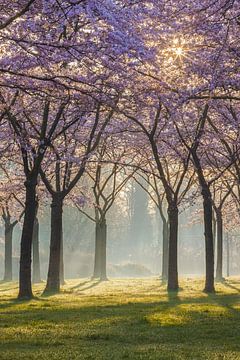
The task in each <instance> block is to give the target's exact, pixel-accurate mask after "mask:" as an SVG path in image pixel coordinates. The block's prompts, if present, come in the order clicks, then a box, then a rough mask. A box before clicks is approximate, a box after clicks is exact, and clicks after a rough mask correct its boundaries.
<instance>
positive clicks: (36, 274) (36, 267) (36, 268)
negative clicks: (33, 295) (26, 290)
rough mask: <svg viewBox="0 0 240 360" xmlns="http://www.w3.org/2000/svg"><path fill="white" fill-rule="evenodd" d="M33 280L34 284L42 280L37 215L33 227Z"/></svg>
mask: <svg viewBox="0 0 240 360" xmlns="http://www.w3.org/2000/svg"><path fill="white" fill-rule="evenodd" d="M32 282H33V283H34V284H36V283H39V282H41V273H40V255H39V222H38V218H37V217H35V221H34V228H33V276H32Z"/></svg>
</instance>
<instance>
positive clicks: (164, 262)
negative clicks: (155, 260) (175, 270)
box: [162, 220, 169, 281]
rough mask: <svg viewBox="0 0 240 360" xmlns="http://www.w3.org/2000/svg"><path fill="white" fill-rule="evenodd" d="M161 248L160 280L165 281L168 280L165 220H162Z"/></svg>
mask: <svg viewBox="0 0 240 360" xmlns="http://www.w3.org/2000/svg"><path fill="white" fill-rule="evenodd" d="M162 237H163V247H162V280H163V281H167V279H168V257H169V246H168V241H169V226H168V222H167V221H166V220H163V229H162Z"/></svg>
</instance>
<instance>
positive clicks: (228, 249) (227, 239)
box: [226, 233, 230, 277]
mask: <svg viewBox="0 0 240 360" xmlns="http://www.w3.org/2000/svg"><path fill="white" fill-rule="evenodd" d="M229 245H230V244H229V235H228V233H227V234H226V246H227V277H229V276H230V246H229Z"/></svg>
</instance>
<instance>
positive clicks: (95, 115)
mask: <svg viewBox="0 0 240 360" xmlns="http://www.w3.org/2000/svg"><path fill="white" fill-rule="evenodd" d="M176 19H177V20H176ZM1 24H2V25H1V27H0V37H1V52H0V53H1V57H0V72H1V75H2V76H1V79H2V80H1V84H0V87H1V88H0V91H1V93H0V101H1V103H0V112H1V113H0V120H1V124H0V126H1V134H2V135H1V144H0V147H1V149H0V154H1V167H2V169H3V172H4V173H6V174H8V177H9V178H10V179H11V178H12V176H13V175H12V174H14V176H16V178H17V179H18V180H19V181H18V186H20V187H23V184H24V196H23V197H24V199H25V200H24V201H25V203H24V214H23V215H22V216H23V225H22V237H21V254H20V276H19V298H29V297H32V285H31V253H32V244H33V234H34V228H36V223H37V221H36V214H37V209H38V202H39V201H38V199H39V196H38V192H40V194H41V191H43V192H45V191H47V194H48V195H47V196H48V198H49V201H50V202H51V235H50V257H49V270H48V278H47V285H46V290H45V291H47V292H49V291H54V292H58V291H59V290H60V280H61V276H60V273H61V268H62V242H63V239H62V209H63V205H64V203H66V202H68V201H73V202H74V204H75V206H78V208H79V209H80V211H85V210H84V208H83V205H84V204H83V203H85V202H86V200H87V199H88V198H89V199H90V202H92V203H93V207H94V209H95V215H94V216H93V217H92V215H88V216H90V217H91V218H92V220H93V221H94V222H95V223H96V257H95V271H94V275H95V276H100V278H102V279H104V278H105V277H106V274H105V270H104V269H105V267H106V266H105V264H106V251H105V249H106V246H105V243H106V213H107V211H108V209H109V208H110V207H111V205H112V204H113V202H114V200H115V198H116V196H117V195H119V193H120V192H121V190H122V189H123V187H124V186H126V185H127V182H128V180H129V179H130V178H132V177H133V178H135V179H136V181H138V182H139V183H141V184H142V186H143V187H144V188H146V190H147V191H150V190H149V189H150V187H151V194H154V195H151V196H153V199H154V201H155V202H156V205H157V207H158V208H159V211H160V215H161V217H162V219H164V220H163V221H165V222H166V225H165V226H164V228H165V234H164V238H165V239H167V240H166V241H164V244H165V245H164V246H165V247H164V258H165V259H167V261H166V263H165V265H164V269H165V270H164V277H165V278H166V277H167V280H168V289H169V290H176V289H178V260H177V247H178V217H179V211H180V209H181V207H182V206H183V207H184V206H186V204H188V206H189V205H191V204H192V202H193V201H194V200H195V199H196V198H197V196H199V193H200V195H201V198H202V202H203V221H204V236H205V253H206V282H205V291H207V292H213V291H214V241H213V238H214V236H213V222H214V221H213V207H214V210H215V213H216V221H217V230H218V245H217V248H218V262H217V264H218V276H217V277H218V278H221V277H222V274H221V264H222V255H221V253H222V223H221V218H222V211H223V207H224V205H226V204H227V202H226V201H227V199H228V198H229V197H230V195H231V200H232V201H231V207H230V205H228V209H230V208H231V210H229V212H230V211H231V217H233V214H234V215H236V216H237V214H238V207H239V200H240V199H239V191H238V184H239V180H240V178H239V174H240V171H239V119H238V108H239V100H240V96H239V74H238V66H239V41H238V32H239V4H238V2H237V1H231V2H229V1H226V0H218V1H212V0H204V1H202V2H201V5H199V2H198V1H196V2H189V3H188V2H186V1H173V2H171V4H170V3H169V2H168V1H164V0H163V1H160V2H159V1H154V0H148V1H141V2H138V1H134V2H132V1H127V0H126V1H119V2H115V1H109V0H105V1H104V0H102V1H94V0H89V1H84V0H83V1H77V2H72V1H68V0H65V1H40V0H39V1H38V0H35V1H30V2H24V1H22V2H18V1H16V2H14V4H13V6H12V8H11V9H9V6H7V7H6V9H5V8H4V9H3V21H2V23H1ZM26 34H27V37H26ZM87 175H88V176H89V177H90V179H91V181H92V182H93V185H92V189H91V187H90V190H89V188H88V189H86V186H85V177H86V176H87ZM42 187H43V190H41V191H40V190H38V189H39V188H42ZM44 189H45V190H44ZM91 190H92V192H91ZM105 190H107V194H106V193H105ZM90 193H91V194H90ZM79 194H80V196H79ZM16 195H17V194H16V191H12V192H11V197H12V196H14V197H16ZM40 197H41V196H40ZM83 200H84V201H83ZM164 201H166V204H167V215H166V213H164V210H163V207H162V204H163V202H164ZM21 202H22V201H21ZM98 244H99V246H98ZM100 244H101V245H100ZM166 264H167V265H166ZM166 269H167V270H166Z"/></svg>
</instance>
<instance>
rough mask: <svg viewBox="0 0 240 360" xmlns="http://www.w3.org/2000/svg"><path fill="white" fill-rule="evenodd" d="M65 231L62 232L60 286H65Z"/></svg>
mask: <svg viewBox="0 0 240 360" xmlns="http://www.w3.org/2000/svg"><path fill="white" fill-rule="evenodd" d="M63 253H64V251H63V229H62V232H61V248H60V284H61V285H65V280H64V259H63Z"/></svg>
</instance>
